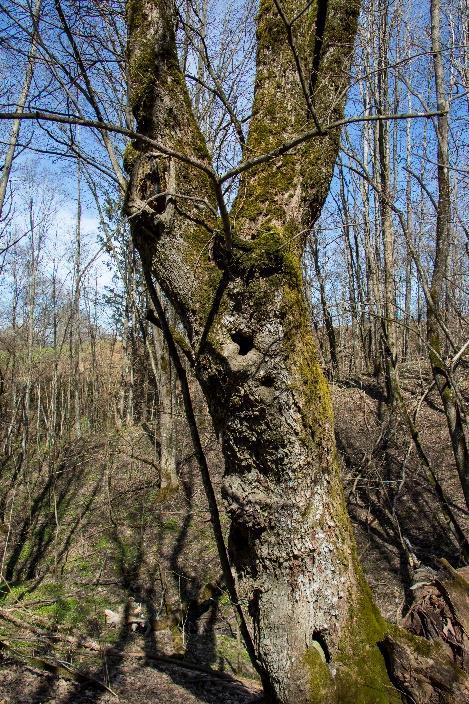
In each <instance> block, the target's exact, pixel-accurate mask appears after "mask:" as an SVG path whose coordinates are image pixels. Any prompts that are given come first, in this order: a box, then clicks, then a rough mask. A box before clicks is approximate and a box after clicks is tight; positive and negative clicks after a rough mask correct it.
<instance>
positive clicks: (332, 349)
mask: <svg viewBox="0 0 469 704" xmlns="http://www.w3.org/2000/svg"><path fill="white" fill-rule="evenodd" d="M311 254H312V258H313V263H314V271H315V274H316V279H317V282H318V285H319V297H320V300H321V309H322V317H323V320H324V327H325V328H326V334H327V339H328V341H329V356H330V360H331V371H332V375H333V376H335V375H337V373H338V371H339V359H338V356H337V340H336V336H335V330H334V323H333V320H332V315H331V313H330V310H329V305H328V303H327V296H326V284H325V281H324V275H323V272H322V270H321V266H320V264H319V248H318V234H317V231H316V229H315V228H313V230H312V232H311Z"/></svg>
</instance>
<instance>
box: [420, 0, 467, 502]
mask: <svg viewBox="0 0 469 704" xmlns="http://www.w3.org/2000/svg"><path fill="white" fill-rule="evenodd" d="M431 36H432V52H433V65H434V71H435V91H436V98H437V105H438V110H440V111H441V114H440V115H439V117H438V122H437V125H438V128H437V135H438V211H437V223H436V243H435V258H434V264H433V274H432V280H431V289H430V295H431V299H432V305H431V306H427V345H428V351H429V358H430V364H431V368H432V373H433V378H434V379H435V383H436V386H437V389H438V392H439V394H440V397H441V400H442V403H443V406H444V409H445V415H446V420H447V423H448V429H449V434H450V438H451V445H452V448H453V454H454V459H455V462H456V468H457V471H458V474H459V480H460V482H461V486H462V490H463V492H464V497H465V500H466V505H467V506H468V507H469V452H468V439H467V426H466V423H465V415H464V409H463V408H462V406H461V404H462V400H459V399H458V397H457V395H456V393H455V388H454V384H453V382H452V378H451V370H450V369H449V368H448V365H447V364H446V362H445V359H444V357H445V350H444V346H443V341H442V337H441V327H440V325H439V322H438V319H439V318H440V319H441V318H442V317H444V308H445V291H446V272H447V263H448V256H449V249H450V211H451V195H450V177H449V125H448V109H449V106H448V101H447V100H446V96H445V89H444V71H443V61H442V56H441V31H440V2H439V0H431Z"/></svg>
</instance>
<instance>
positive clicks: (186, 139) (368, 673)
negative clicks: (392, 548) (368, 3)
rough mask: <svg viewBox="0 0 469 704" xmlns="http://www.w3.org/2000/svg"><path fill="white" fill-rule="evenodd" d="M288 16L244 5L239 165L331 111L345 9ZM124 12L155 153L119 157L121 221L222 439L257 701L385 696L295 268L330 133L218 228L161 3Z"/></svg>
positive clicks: (347, 32) (134, 86) (292, 158)
mask: <svg viewBox="0 0 469 704" xmlns="http://www.w3.org/2000/svg"><path fill="white" fill-rule="evenodd" d="M305 7H306V8H307V9H306V10H305ZM302 10H304V12H302V13H301V16H300V18H299V19H298V21H296V22H294V23H293V25H291V26H290V30H291V31H289V30H288V27H287V26H286V25H285V21H284V19H282V17H281V13H282V11H283V8H282V6H280V5H279V3H278V2H276V1H275V0H262V1H261V3H260V9H259V14H258V24H257V28H258V29H257V31H258V54H257V77H256V84H255V98H254V106H253V117H252V120H251V124H250V129H249V135H248V139H247V143H246V146H245V153H244V159H245V160H247V159H251V158H253V157H256V156H258V155H261V154H264V153H265V152H267V151H269V150H271V149H273V148H275V147H276V146H277V145H279V144H281V143H283V142H285V141H287V140H288V139H289V138H290V137H292V136H293V135H296V134H298V133H299V132H302V131H304V130H307V129H310V128H311V127H313V126H314V124H315V123H316V124H317V122H318V121H319V123H322V122H323V123H326V122H330V121H333V120H334V119H337V118H339V117H340V116H341V114H342V110H343V105H344V96H345V93H346V88H347V83H348V71H349V63H350V56H351V53H352V50H353V42H354V36H355V31H356V23H357V15H358V3H357V2H354V1H353V2H350V1H348V0H347V1H344V0H330V1H329V2H328V3H326V4H324V3H322V2H319V6H318V5H317V4H316V3H315V2H313V3H312V4H309V5H307V3H304V2H303V0H301V1H300V0H291V2H289V3H288V5H287V10H286V12H287V13H288V18H287V20H290V21H291V20H292V18H294V17H296V16H297V15H299V13H300V12H301V11H302ZM127 19H128V28H129V44H128V47H129V72H130V83H131V103H132V109H133V112H134V115H135V118H136V121H137V127H138V131H139V132H142V133H144V134H146V135H148V136H150V137H151V138H153V139H155V140H157V141H158V142H159V143H160V144H161V145H162V146H163V147H164V151H165V152H166V155H163V154H161V153H157V152H152V151H151V150H150V149H149V148H148V147H147V146H145V145H143V144H139V143H135V144H133V145H132V146H131V147H129V148H128V150H127V154H126V161H127V165H126V166H127V169H128V171H129V173H130V174H131V179H130V186H129V191H128V197H127V206H126V207H127V212H128V214H129V218H130V222H131V223H132V230H133V236H134V238H135V242H136V245H137V247H138V249H139V251H140V254H141V257H142V262H143V266H144V267H145V269H146V271H147V273H150V274H151V275H152V276H153V277H154V278H155V279H156V280H157V281H158V283H159V284H160V286H161V287H162V289H163V290H164V292H165V294H166V296H167V297H168V298H169V300H170V301H171V302H172V303H173V305H174V306H175V308H176V310H177V312H178V314H179V316H180V319H181V322H182V324H183V326H184V328H185V339H184V340H181V339H180V338H181V335H179V336H178V337H179V342H180V344H181V345H182V346H183V347H185V351H186V353H187V354H188V356H189V357H190V358H192V359H193V362H194V371H195V374H196V376H197V378H198V380H199V382H200V384H201V386H202V389H203V391H204V393H205V395H206V398H207V401H208V404H209V408H210V412H211V415H212V418H213V421H214V425H215V428H216V431H217V433H218V434H219V436H220V439H221V443H222V447H223V453H224V458H225V477H224V484H223V494H224V499H225V502H226V506H227V509H228V512H229V515H230V518H231V530H230V539H229V549H230V557H231V561H232V565H233V566H234V568H235V570H236V572H237V575H238V584H239V596H240V599H242V600H243V602H244V603H246V604H247V608H248V612H249V617H250V626H251V629H252V638H253V641H254V649H255V656H256V658H257V666H258V669H259V670H260V672H261V673H262V676H263V681H264V685H265V688H266V697H267V699H268V701H271V702H281V703H282V704H292V703H293V702H295V704H306V703H309V704H311V703H312V702H350V703H352V702H353V703H354V704H359V703H360V702H383V704H384V702H396V701H400V697H399V695H398V693H397V691H396V690H395V689H394V688H393V686H392V685H391V683H390V681H389V679H388V674H387V670H386V666H385V662H384V659H383V657H382V655H381V652H380V650H379V648H378V645H377V643H378V642H379V641H380V640H381V639H382V638H383V636H384V634H385V632H386V624H385V622H384V621H383V620H382V619H381V617H380V615H379V613H378V612H377V611H376V609H375V607H374V605H373V603H372V600H371V598H370V595H369V590H368V587H367V585H366V583H365V582H364V580H363V578H362V576H361V572H360V568H359V566H358V563H357V560H356V556H355V550H354V542H353V536H352V530H351V526H350V522H349V518H348V516H347V512H346V508H345V503H344V498H343V494H342V488H341V483H340V477H339V468H338V462H337V457H336V450H335V444H334V435H333V421H332V410H331V404H330V398H329V391H328V387H327V383H326V381H325V379H324V377H323V373H322V371H321V368H320V365H319V363H318V359H317V356H316V349H315V341H314V339H313V335H312V332H311V322H310V319H309V315H308V308H307V305H306V301H305V297H304V292H303V282H302V274H301V257H302V253H303V248H304V246H305V240H306V234H307V233H308V232H309V231H310V229H311V226H312V224H313V223H314V221H315V219H316V218H317V217H318V214H319V212H320V209H321V206H322V203H323V201H324V199H325V197H326V195H327V192H328V189H329V185H330V180H331V177H332V171H333V167H334V162H335V159H336V155H337V151H338V145H339V133H338V132H337V131H336V132H333V133H328V134H324V135H321V136H320V137H318V138H317V139H316V140H315V141H314V142H309V143H307V144H304V145H302V146H300V147H298V148H296V150H295V152H294V153H292V152H289V153H288V155H285V156H283V157H282V158H281V159H277V160H275V161H272V160H271V161H268V162H266V163H263V164H258V165H257V166H256V167H254V168H252V169H250V170H248V171H245V172H244V173H243V174H242V177H241V181H240V185H239V192H238V196H237V198H236V201H235V203H234V204H233V206H232V208H231V212H230V214H229V219H230V222H229V232H227V218H228V216H227V214H226V213H223V207H222V209H221V211H222V212H221V216H222V217H220V218H219V217H218V215H217V207H219V206H220V198H219V195H220V189H219V185H220V184H219V183H217V181H216V178H214V177H213V176H212V174H213V172H212V171H211V165H210V159H209V155H208V153H207V150H206V147H205V144H204V140H203V138H202V135H201V133H200V130H199V128H198V126H197V124H196V122H195V120H194V117H193V113H192V109H191V105H190V100H189V97H188V93H187V90H186V87H185V84H184V80H183V77H182V75H181V72H180V69H179V65H178V58H177V53H176V44H175V36H174V29H173V27H174V24H173V15H172V3H170V2H166V1H164V0H156V1H155V0H128V2H127ZM299 68H300V72H301V73H302V76H301V78H300V76H299ZM305 89H306V91H307V94H305ZM312 107H314V113H315V114H313V110H312V109H311V108H312ZM173 152H177V153H178V154H179V157H176V156H174V154H173ZM181 157H182V158H181ZM222 233H224V236H222Z"/></svg>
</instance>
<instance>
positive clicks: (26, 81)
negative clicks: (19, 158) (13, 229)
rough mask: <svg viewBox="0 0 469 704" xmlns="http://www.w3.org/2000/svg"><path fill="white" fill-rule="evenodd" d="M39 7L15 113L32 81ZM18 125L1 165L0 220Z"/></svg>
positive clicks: (37, 4)
mask: <svg viewBox="0 0 469 704" xmlns="http://www.w3.org/2000/svg"><path fill="white" fill-rule="evenodd" d="M41 6H42V0H36V1H35V3H34V8H33V11H32V21H33V30H32V38H31V47H30V49H29V54H28V59H27V64H26V70H25V73H24V78H23V85H22V87H21V91H20V94H19V96H18V102H17V104H16V111H17V112H23V110H24V106H25V105H26V101H27V99H28V95H29V89H30V88H31V81H32V80H33V73H34V64H35V61H36V42H37V29H38V25H39V18H40V14H41ZM20 125H21V120H14V121H13V126H12V128H11V132H10V138H9V141H8V149H7V153H6V155H5V161H4V163H3V170H2V175H1V177H0V219H1V217H2V211H3V207H4V205H5V197H6V193H7V188H8V181H9V180H10V173H11V167H12V165H13V159H14V156H15V150H16V145H17V142H18V135H19V133H20Z"/></svg>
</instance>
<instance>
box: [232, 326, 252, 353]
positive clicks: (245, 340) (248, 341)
mask: <svg viewBox="0 0 469 704" xmlns="http://www.w3.org/2000/svg"><path fill="white" fill-rule="evenodd" d="M231 339H232V340H233V342H234V343H235V344H236V345H238V347H239V354H240V355H241V356H242V357H244V356H245V355H246V354H247V353H248V352H250V351H251V350H252V348H253V347H254V340H253V337H252V335H246V334H245V333H244V332H234V333H233V334H232V335H231Z"/></svg>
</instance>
